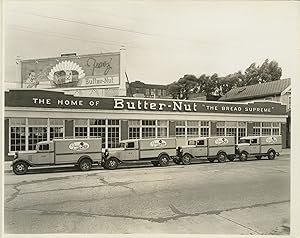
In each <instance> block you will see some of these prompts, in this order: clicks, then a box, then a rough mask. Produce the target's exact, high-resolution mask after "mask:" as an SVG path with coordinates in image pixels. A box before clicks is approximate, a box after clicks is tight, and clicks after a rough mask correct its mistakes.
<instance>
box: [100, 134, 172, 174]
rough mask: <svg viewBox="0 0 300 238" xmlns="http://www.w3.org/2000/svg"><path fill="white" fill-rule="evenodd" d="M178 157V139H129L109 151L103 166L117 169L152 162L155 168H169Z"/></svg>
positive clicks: (104, 158) (104, 156) (106, 151)
mask: <svg viewBox="0 0 300 238" xmlns="http://www.w3.org/2000/svg"><path fill="white" fill-rule="evenodd" d="M174 156H176V139H175V138H161V139H129V140H123V141H121V142H120V147H119V148H113V149H107V150H105V152H104V155H103V162H102V166H103V167H104V168H105V169H110V170H113V169H116V168H117V167H118V165H119V164H121V163H138V162H146V161H147V162H152V164H153V165H154V166H167V165H169V161H170V160H172V159H173V157H174Z"/></svg>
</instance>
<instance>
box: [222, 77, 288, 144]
mask: <svg viewBox="0 0 300 238" xmlns="http://www.w3.org/2000/svg"><path fill="white" fill-rule="evenodd" d="M261 100H267V101H275V102H280V103H282V104H284V105H286V115H287V116H288V117H287V121H286V133H287V135H286V142H285V143H286V146H287V147H290V145H291V79H290V78H287V79H281V80H276V81H272V82H267V83H261V84H254V85H249V86H245V87H239V88H234V89H232V90H230V91H229V92H228V93H226V94H225V95H224V96H223V97H221V98H220V99H219V101H223V102H255V101H261ZM255 126H256V127H257V128H259V127H262V126H263V125H262V124H260V123H256V124H255ZM258 134H259V133H258Z"/></svg>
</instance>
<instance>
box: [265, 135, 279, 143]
mask: <svg viewBox="0 0 300 238" xmlns="http://www.w3.org/2000/svg"><path fill="white" fill-rule="evenodd" d="M266 142H267V143H276V142H277V138H276V137H274V136H270V137H268V138H267V139H266Z"/></svg>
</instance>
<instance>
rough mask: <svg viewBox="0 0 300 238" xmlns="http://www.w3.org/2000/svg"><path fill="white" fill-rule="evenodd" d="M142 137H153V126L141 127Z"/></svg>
mask: <svg viewBox="0 0 300 238" xmlns="http://www.w3.org/2000/svg"><path fill="white" fill-rule="evenodd" d="M142 138H155V128H149V127H146V128H142Z"/></svg>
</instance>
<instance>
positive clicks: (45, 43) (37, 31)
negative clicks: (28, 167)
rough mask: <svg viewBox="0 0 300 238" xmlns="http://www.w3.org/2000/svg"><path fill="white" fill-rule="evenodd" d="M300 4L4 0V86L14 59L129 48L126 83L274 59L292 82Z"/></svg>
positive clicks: (226, 70) (223, 71)
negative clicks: (127, 80) (127, 78)
mask: <svg viewBox="0 0 300 238" xmlns="http://www.w3.org/2000/svg"><path fill="white" fill-rule="evenodd" d="M299 9H300V8H299V4H298V3H295V2H292V1H287V2H286V1H284V2H281V1H275V2H271V1H260V2H247V1H211V2H208V1H147V0H145V1H102V0H99V1H96V0H94V1H92V0H86V1H75V0H61V1H54V0H53V1H42V0H35V1H33V0H32V1H27V0H22V1H21V0H19V1H12V0H6V1H4V8H3V10H4V15H3V16H4V18H3V19H4V56H5V57H4V59H5V64H4V66H5V74H4V76H5V79H4V81H5V82H6V83H15V82H18V81H20V79H19V78H17V76H16V63H15V62H16V58H17V57H20V58H21V59H22V60H25V59H34V58H47V57H58V56H60V55H61V54H62V53H73V52H76V53H77V55H80V54H94V53H101V52H102V53H104V52H117V51H119V50H120V48H121V46H122V45H124V46H125V48H126V72H127V74H128V76H129V80H130V81H135V80H140V81H143V82H145V83H153V84H169V83H172V82H174V81H177V80H178V79H179V78H181V77H183V76H184V75H185V74H193V75H196V76H200V75H201V74H207V75H211V74H213V73H217V74H218V75H219V76H225V75H227V74H230V73H234V72H237V71H238V70H242V71H244V70H245V69H246V68H247V67H248V66H249V65H250V64H251V63H253V62H255V63H257V64H259V65H260V64H262V63H263V61H264V60H265V59H269V60H275V61H277V62H278V63H279V66H280V67H281V68H282V71H283V72H282V78H286V77H290V78H292V80H294V79H295V78H296V77H297V73H298V72H297V66H298V65H299V60H298V59H299V55H300V54H299V52H300V50H299V47H300V44H299V42H300V11H299Z"/></svg>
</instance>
